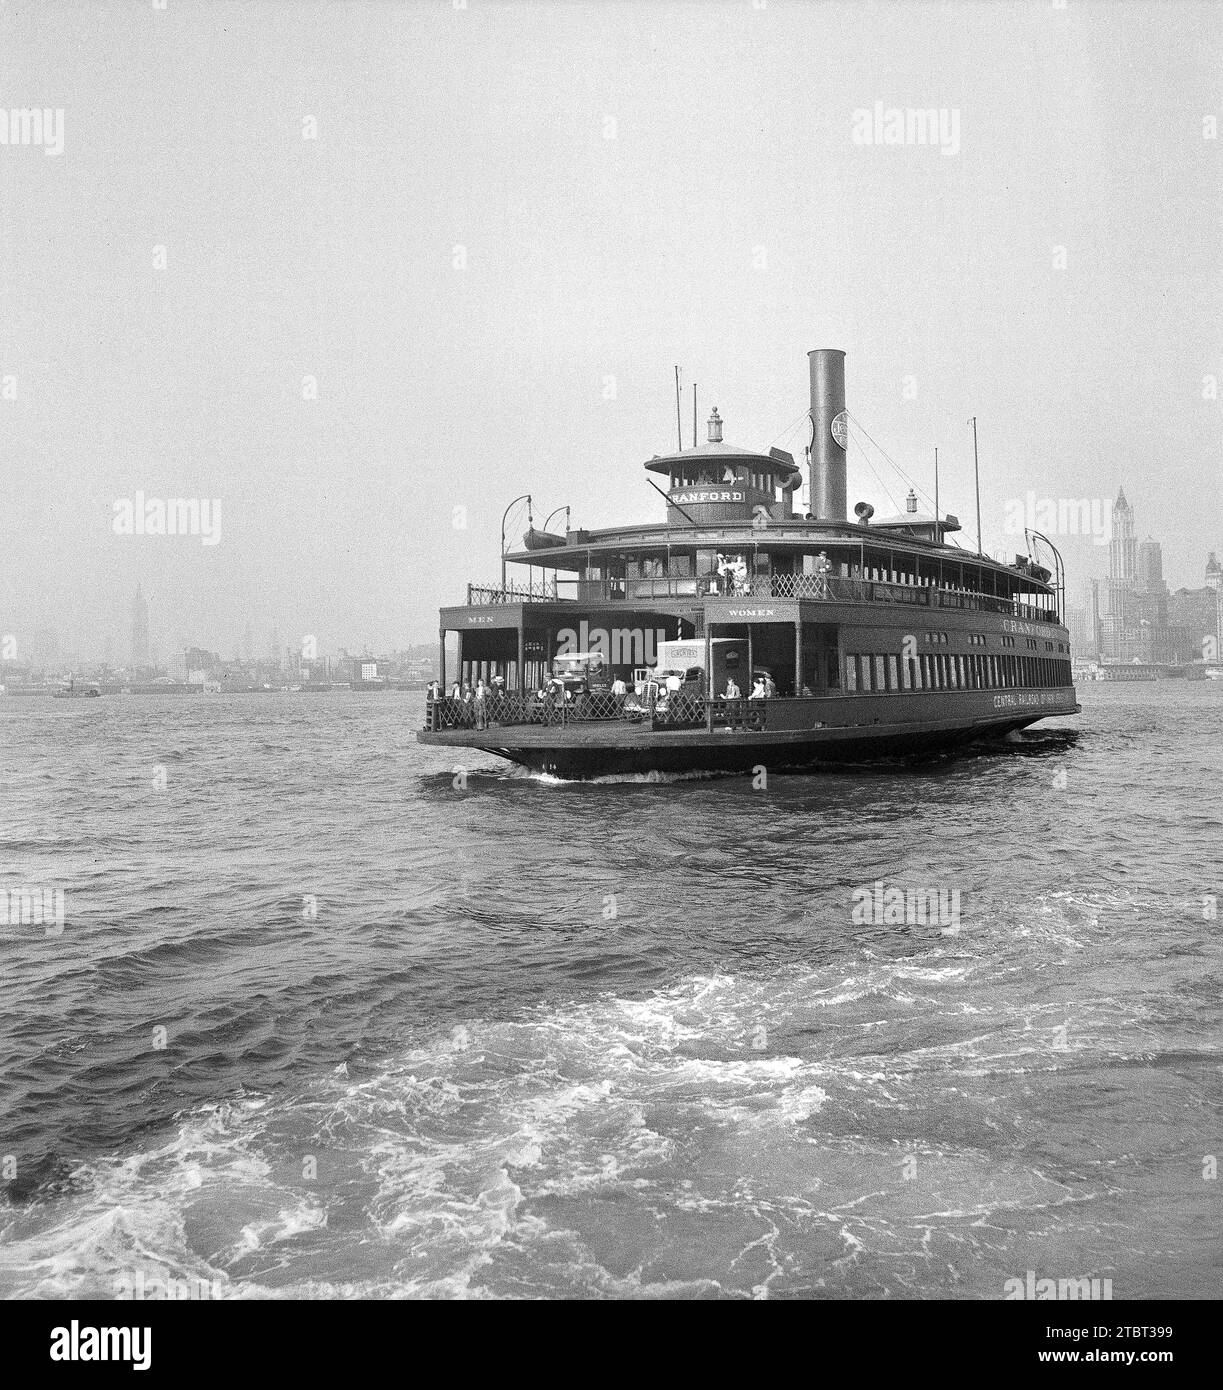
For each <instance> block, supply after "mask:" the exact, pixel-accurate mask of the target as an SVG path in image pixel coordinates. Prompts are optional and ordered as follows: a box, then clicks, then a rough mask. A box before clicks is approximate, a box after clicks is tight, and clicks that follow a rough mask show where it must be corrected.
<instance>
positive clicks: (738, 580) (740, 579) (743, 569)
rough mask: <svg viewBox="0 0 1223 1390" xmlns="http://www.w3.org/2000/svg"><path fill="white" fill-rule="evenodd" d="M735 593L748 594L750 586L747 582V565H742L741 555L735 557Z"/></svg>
mask: <svg viewBox="0 0 1223 1390" xmlns="http://www.w3.org/2000/svg"><path fill="white" fill-rule="evenodd" d="M734 573H735V593H737V594H746V593H748V592H750V588H751V586H750V585H749V584H748V582H747V565H746V564H745V563H744V560H743V556H742V555H736V556H735V566H734Z"/></svg>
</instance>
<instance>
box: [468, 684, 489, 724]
mask: <svg viewBox="0 0 1223 1390" xmlns="http://www.w3.org/2000/svg"><path fill="white" fill-rule="evenodd" d="M472 704H473V706H474V709H475V716H476V728H477V729H487V728H488V687H487V686H486V685H485V684H484V679H483V677H481V679H480V680H479V682H478V683H477V684H476V695H475V699H474V700H473V702H472Z"/></svg>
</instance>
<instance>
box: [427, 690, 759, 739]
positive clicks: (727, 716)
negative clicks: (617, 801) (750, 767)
mask: <svg viewBox="0 0 1223 1390" xmlns="http://www.w3.org/2000/svg"><path fill="white" fill-rule="evenodd" d="M765 704H766V702H765V701H763V700H748V699H738V700H726V699H718V698H715V699H712V700H706V698H705V697H704V696H703V695H695V694H684V693H680V692H671V693H669V694H668V696H667V698H666V699H665V700H661V701H657V702H656V701H654V700H652V699H645V698H640V697H638V696H635V695H613V694H611V692H610V691H602V690H597V691H591V692H589V693H587V694H580V695H577V696H576V697H573V698H569V699H565V698H562V697H561V696H560V694H559V693H548V694H544V695H540V694H538V693H531V694H527V695H519V694H517V693H516V692H512V691H507V692H506V693H504V694H497V695H489V696H487V697H486V698H485V699H484V700H483V701H481V700H477V699H476V698H475V697H474V696H473V697H472V698H471V699H457V700H456V699H455V698H454V697H453V696H443V697H441V698H439V699H435V700H428V701H426V704H425V728H426V729H429V730H432V731H434V732H441V731H444V730H447V729H477V730H484V729H496V728H502V727H512V726H515V725H523V724H539V725H544V726H553V725H556V726H562V727H568V726H570V725H574V724H596V723H608V722H617V723H618V722H622V721H623V722H629V723H640V724H646V725H649V726H650V727H651V728H654V729H691V728H698V727H702V726H704V725H705V724H706V723H707V722H708V720H709V718H710V717H712V719H713V722H714V724H715V725H717V726H718V727H729V728H732V729H735V728H739V729H763V728H764V727H765V721H766V718H767V711H766V708H765Z"/></svg>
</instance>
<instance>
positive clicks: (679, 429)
mask: <svg viewBox="0 0 1223 1390" xmlns="http://www.w3.org/2000/svg"><path fill="white" fill-rule="evenodd" d="M675 435H676V439H677V440H678V441H679V451H680V453H681V454H682V453H683V452H684V427H683V425H682V424H681V423H680V418H679V368H678V367H676V369H675Z"/></svg>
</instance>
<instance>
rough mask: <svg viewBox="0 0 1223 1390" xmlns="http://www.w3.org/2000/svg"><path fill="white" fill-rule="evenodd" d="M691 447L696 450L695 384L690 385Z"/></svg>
mask: <svg viewBox="0 0 1223 1390" xmlns="http://www.w3.org/2000/svg"><path fill="white" fill-rule="evenodd" d="M692 447H693V448H694V449H695V448H696V382H695V381H694V382H693V383H692Z"/></svg>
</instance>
